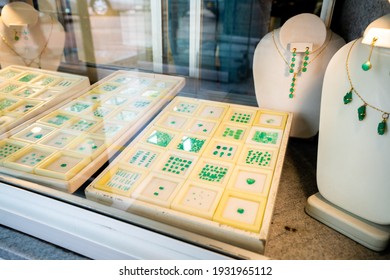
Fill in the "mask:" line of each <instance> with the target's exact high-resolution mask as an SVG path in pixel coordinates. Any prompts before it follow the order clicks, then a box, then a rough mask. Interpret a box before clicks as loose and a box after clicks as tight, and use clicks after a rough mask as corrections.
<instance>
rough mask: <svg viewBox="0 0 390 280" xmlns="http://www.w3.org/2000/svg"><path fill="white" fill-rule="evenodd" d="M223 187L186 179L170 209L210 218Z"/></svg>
mask: <svg viewBox="0 0 390 280" xmlns="http://www.w3.org/2000/svg"><path fill="white" fill-rule="evenodd" d="M222 193H223V188H219V187H215V186H209V185H206V184H203V183H198V182H192V181H187V182H186V183H185V184H184V186H183V187H182V188H181V189H180V191H179V193H178V194H177V196H176V198H175V199H174V200H173V202H172V206H171V207H172V209H174V210H176V211H179V212H183V213H187V214H191V215H194V216H197V217H201V218H204V219H209V220H211V219H212V218H213V215H214V212H215V210H216V209H217V206H218V204H219V200H220V198H221V196H222Z"/></svg>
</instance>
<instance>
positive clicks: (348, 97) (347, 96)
mask: <svg viewBox="0 0 390 280" xmlns="http://www.w3.org/2000/svg"><path fill="white" fill-rule="evenodd" d="M351 102H352V90H351V91H349V92H347V93H346V94H345V95H344V104H348V103H351Z"/></svg>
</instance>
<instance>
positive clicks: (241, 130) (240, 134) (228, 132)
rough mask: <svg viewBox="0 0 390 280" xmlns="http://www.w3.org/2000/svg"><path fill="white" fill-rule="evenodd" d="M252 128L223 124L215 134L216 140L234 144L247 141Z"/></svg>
mask: <svg viewBox="0 0 390 280" xmlns="http://www.w3.org/2000/svg"><path fill="white" fill-rule="evenodd" d="M249 130H250V127H248V126H244V125H238V124H232V123H221V124H220V126H219V127H218V130H217V131H216V132H215V134H214V138H218V139H224V140H228V141H234V142H243V141H245V140H246V138H247V136H248V133H249Z"/></svg>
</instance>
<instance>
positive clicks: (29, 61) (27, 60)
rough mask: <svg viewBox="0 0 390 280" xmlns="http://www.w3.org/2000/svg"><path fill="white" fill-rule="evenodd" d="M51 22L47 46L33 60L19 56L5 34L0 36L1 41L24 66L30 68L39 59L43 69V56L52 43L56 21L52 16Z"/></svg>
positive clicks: (39, 65) (39, 66)
mask: <svg viewBox="0 0 390 280" xmlns="http://www.w3.org/2000/svg"><path fill="white" fill-rule="evenodd" d="M50 20H51V25H50V33H49V36H48V37H47V40H46V42H45V44H44V45H43V47H42V50H41V51H40V52H39V54H38V55H37V56H36V57H35V58H33V59H29V58H25V57H23V56H22V55H21V54H19V53H18V52H17V51H16V50H15V49H14V48H13V47H12V45H11V44H10V43H9V42H8V41H7V39H6V38H5V37H4V35H3V34H0V37H1V39H2V40H3V42H4V43H5V44H6V45H7V47H8V48H9V49H10V50H11V51H12V52H13V53H14V54H15V55H17V56H18V57H20V58H21V59H22V60H23V63H24V65H26V66H27V67H30V66H31V64H32V63H33V62H34V61H35V60H37V59H38V68H39V69H41V58H42V54H43V52H44V51H45V50H46V48H47V45H48V44H49V41H50V38H51V34H52V31H53V25H54V21H53V17H52V16H50ZM15 36H16V35H15ZM18 40H19V37H18Z"/></svg>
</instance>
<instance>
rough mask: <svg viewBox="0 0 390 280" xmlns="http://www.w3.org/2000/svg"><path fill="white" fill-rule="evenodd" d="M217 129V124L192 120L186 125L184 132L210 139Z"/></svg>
mask: <svg viewBox="0 0 390 280" xmlns="http://www.w3.org/2000/svg"><path fill="white" fill-rule="evenodd" d="M217 127H218V122H215V121H209V120H202V119H193V120H192V121H191V122H190V124H189V125H188V127H187V129H186V131H187V132H189V133H193V134H199V135H203V136H209V137H211V136H212V135H213V134H214V132H215V130H216V129H217Z"/></svg>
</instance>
